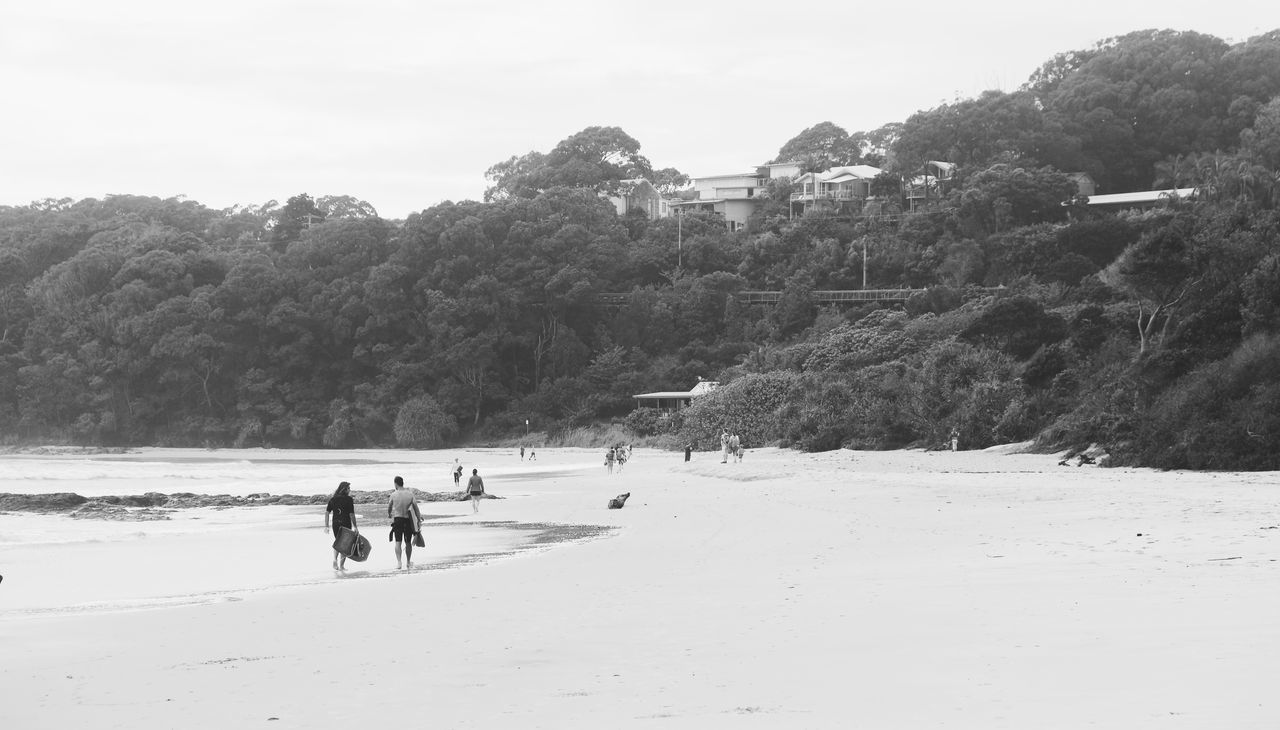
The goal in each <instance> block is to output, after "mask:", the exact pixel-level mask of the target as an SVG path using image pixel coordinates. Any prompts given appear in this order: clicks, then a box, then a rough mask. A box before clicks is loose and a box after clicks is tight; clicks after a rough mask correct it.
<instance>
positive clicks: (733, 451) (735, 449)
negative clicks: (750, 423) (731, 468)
mask: <svg viewBox="0 0 1280 730" xmlns="http://www.w3.org/2000/svg"><path fill="white" fill-rule="evenodd" d="M720 451H721V453H722V456H721V458H720V463H721V464H727V463H728V462H729V459H730V458H732V459H733V460H734V461H742V439H740V438H738V434H736V433H729V430H728V429H725V430H724V432H723V433H721V434H720Z"/></svg>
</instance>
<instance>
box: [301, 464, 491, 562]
mask: <svg viewBox="0 0 1280 730" xmlns="http://www.w3.org/2000/svg"><path fill="white" fill-rule="evenodd" d="M461 478H462V464H461V463H459V462H458V460H456V459H455V460H454V470H453V483H454V485H455V486H456V485H457V484H459V482H460V481H461ZM392 482H393V484H395V489H393V490H392V491H391V496H390V498H389V499H388V500H387V519H388V520H390V521H391V532H390V533H389V534H388V535H387V540H388V541H393V542H395V553H396V570H413V547H414V545H415V544H416V545H417V546H418V547H425V545H426V542H425V540H423V538H422V511H421V510H420V509H419V508H418V500H417V499H415V498H414V496H413V490H411V489H405V486H404V478H403V477H399V476H397V477H396V478H395V479H394V480H392ZM467 496H468V497H470V498H471V511H472V512H473V513H478V512H479V511H480V500H481V499H483V498H484V479H483V478H481V476H480V470H479V469H472V470H471V478H470V479H469V480H468V481H467ZM329 515H333V519H332V521H331V520H330V518H329ZM331 527H332V530H333V534H334V535H338V534H340V531H341V529H342V528H344V527H345V528H347V529H348V530H351V531H352V532H354V533H355V534H356V535H359V534H360V527H359V525H358V524H357V523H356V504H355V500H354V499H352V497H351V483H350V482H339V483H338V488H337V489H335V490H334V492H333V496H331V497H329V503H328V504H327V505H326V506H325V509H324V531H325V532H326V533H328V532H329V530H330V528H331ZM333 569H334V570H337V571H345V570H346V569H347V555H346V554H345V553H343V552H341V551H339V550H338V549H337V547H334V549H333Z"/></svg>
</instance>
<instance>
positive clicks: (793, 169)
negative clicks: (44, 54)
mask: <svg viewBox="0 0 1280 730" xmlns="http://www.w3.org/2000/svg"><path fill="white" fill-rule="evenodd" d="M799 174H800V163H798V162H771V163H768V164H765V165H758V166H757V167H756V169H755V171H753V172H741V173H733V174H729V175H708V176H705V177H699V178H694V180H693V192H694V195H695V198H694V199H693V200H685V201H675V202H672V204H671V205H672V207H673V208H674V209H676V212H677V213H679V211H681V210H685V211H688V210H703V211H708V212H711V213H718V214H719V215H721V216H723V217H724V221H725V225H727V226H728V227H729V230H731V231H736V230H738V229H740V228H742V227H744V226H746V225H747V219H748V218H750V217H751V214H752V213H753V212H755V209H756V200H757V198H758V196H759V195H760V194H762V193H763V192H764V188H765V186H766V185H768V184H769V181H770V180H774V179H777V178H783V177H787V178H791V177H795V176H796V175H799Z"/></svg>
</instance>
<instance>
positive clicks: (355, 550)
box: [333, 527, 373, 563]
mask: <svg viewBox="0 0 1280 730" xmlns="http://www.w3.org/2000/svg"><path fill="white" fill-rule="evenodd" d="M333 549H334V550H337V551H338V552H340V553H342V554H343V555H346V556H347V558H349V559H350V560H354V561H356V562H357V563H363V562H364V561H365V558H368V557H369V551H370V550H372V549H373V545H371V544H370V543H369V538H367V537H365V536H364V535H360V534H358V533H356V532H355V531H354V530H352V529H351V528H349V527H343V528H342V529H340V530H339V531H338V537H337V538H335V539H334V541H333Z"/></svg>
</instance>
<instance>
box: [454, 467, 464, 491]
mask: <svg viewBox="0 0 1280 730" xmlns="http://www.w3.org/2000/svg"><path fill="white" fill-rule="evenodd" d="M453 488H454V489H461V488H462V464H458V465H457V468H455V469H454V470H453Z"/></svg>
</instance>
